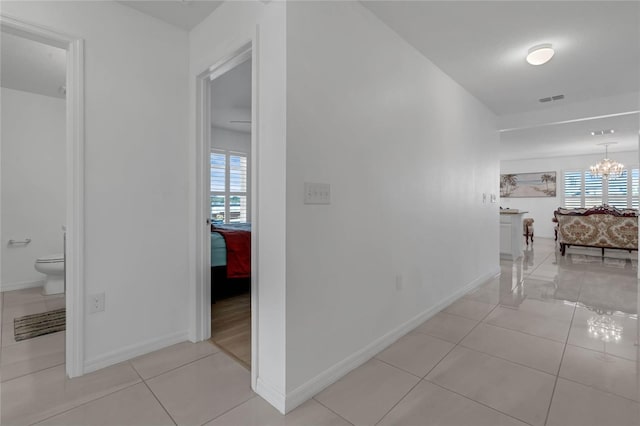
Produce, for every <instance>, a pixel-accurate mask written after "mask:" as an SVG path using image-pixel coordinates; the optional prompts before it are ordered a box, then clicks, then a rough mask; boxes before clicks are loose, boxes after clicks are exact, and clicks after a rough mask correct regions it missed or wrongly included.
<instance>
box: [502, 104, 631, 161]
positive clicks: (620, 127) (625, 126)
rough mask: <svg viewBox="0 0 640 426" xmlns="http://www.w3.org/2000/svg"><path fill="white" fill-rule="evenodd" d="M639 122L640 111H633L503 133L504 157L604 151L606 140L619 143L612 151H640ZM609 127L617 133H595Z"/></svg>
mask: <svg viewBox="0 0 640 426" xmlns="http://www.w3.org/2000/svg"><path fill="white" fill-rule="evenodd" d="M639 122H640V114H638V113H633V114H626V115H621V116H616V117H609V118H599V119H592V120H585V121H576V122H573V123H564V124H552V125H546V126H539V127H533V128H528V129H519V130H512V131H507V132H501V133H500V145H501V152H500V158H501V159H502V160H517V159H522V158H545V157H555V156H566V155H575V154H592V153H596V154H597V153H602V154H604V148H603V147H602V146H600V145H598V144H599V143H602V142H615V145H611V146H609V152H624V151H637V150H638V123H639ZM607 129H615V133H614V134H612V135H605V136H602V135H600V136H591V131H597V130H607ZM523 155H524V156H523Z"/></svg>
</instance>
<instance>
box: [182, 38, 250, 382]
mask: <svg viewBox="0 0 640 426" xmlns="http://www.w3.org/2000/svg"><path fill="white" fill-rule="evenodd" d="M256 58H257V55H256V49H255V45H254V43H253V41H249V42H247V43H245V44H243V45H242V46H241V47H239V48H238V49H236V50H234V51H233V52H231V53H230V54H229V55H227V56H225V57H224V58H222V59H220V60H219V61H217V62H216V63H214V64H213V65H211V66H210V67H209V68H207V69H206V70H205V71H203V72H202V73H200V74H199V75H198V77H197V78H196V206H195V208H196V215H195V233H196V238H195V243H196V251H195V260H196V263H195V264H196V271H195V279H196V282H195V289H196V291H195V294H196V303H195V308H196V309H195V316H196V318H195V333H194V334H195V336H196V340H197V341H200V340H205V339H209V338H210V337H211V303H210V301H211V268H210V267H209V266H210V265H211V240H210V237H209V234H210V231H211V229H210V222H209V220H210V217H211V205H210V201H209V197H210V191H211V186H210V180H211V170H210V169H211V159H210V153H211V82H212V81H213V80H214V79H216V78H217V77H219V76H221V75H222V74H224V73H226V72H227V71H229V70H231V69H233V68H235V67H237V66H238V65H240V64H241V63H243V62H245V61H247V60H251V61H252V62H251V161H250V174H251V199H250V205H251V228H252V232H251V387H252V388H253V389H254V390H255V388H256V383H257V377H258V361H257V360H258V332H259V329H258V291H257V285H258V269H257V268H258V262H257V259H258V251H257V247H258V245H257V231H258V228H257V227H258V202H257V200H258V182H257V181H258V179H257V176H258V170H257V167H258V166H257V165H258V158H257V156H258V150H257V149H256V148H257V141H258V134H257V129H258V126H257V117H258V102H257V93H258V90H257V89H258V85H257V81H258V78H257V76H258V66H257V60H256Z"/></svg>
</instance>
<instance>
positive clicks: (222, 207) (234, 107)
mask: <svg viewBox="0 0 640 426" xmlns="http://www.w3.org/2000/svg"><path fill="white" fill-rule="evenodd" d="M252 65H253V61H252V51H251V46H250V45H247V46H244V47H243V48H242V49H240V50H238V51H236V52H235V53H234V54H233V55H231V56H229V58H228V59H226V60H223V61H221V62H220V63H218V64H216V65H214V66H212V67H210V68H209V69H208V70H207V71H206V72H204V73H203V74H201V75H200V76H199V78H198V86H199V87H198V95H199V103H198V106H199V109H200V111H199V114H198V117H199V124H198V128H199V138H198V143H199V150H198V152H199V153H201V154H200V155H201V158H199V159H198V164H199V165H200V166H201V168H202V169H201V170H200V171H199V176H200V177H199V180H200V185H199V186H200V189H201V190H199V191H198V194H199V197H200V198H201V200H198V201H197V204H198V211H199V213H200V214H202V215H203V219H204V220H203V222H204V223H206V229H205V230H204V232H202V231H199V232H198V234H199V236H198V237H199V238H198V237H197V239H199V240H200V243H199V244H198V247H199V248H200V250H199V251H200V254H199V256H198V257H199V258H200V259H201V263H200V264H201V265H202V269H203V272H202V273H201V274H200V277H201V281H200V283H201V285H202V286H203V289H202V291H200V292H199V297H201V298H202V300H201V302H202V304H200V306H203V305H204V306H203V308H202V309H203V313H204V314H205V315H203V317H204V318H206V321H207V322H208V323H207V324H204V323H200V324H201V326H202V331H203V333H202V338H203V339H206V338H210V340H211V341H212V342H213V343H214V344H215V345H216V346H218V347H219V348H221V349H222V350H223V351H224V352H226V353H227V354H228V355H230V356H231V357H233V358H234V359H236V360H237V361H238V362H239V363H240V364H242V365H243V366H244V367H246V368H247V369H249V370H251V369H252V354H253V353H254V352H252V350H254V351H255V348H253V345H252V341H253V340H252V336H253V333H252V330H253V329H254V328H253V324H254V323H255V321H253V320H252V318H255V316H254V315H252V312H255V303H254V300H255V294H256V292H255V282H256V280H255V276H256V274H255V271H252V263H254V262H253V261H254V260H255V259H254V251H253V250H252V244H251V242H252V223H253V222H254V221H255V219H256V217H257V216H256V213H257V212H256V211H255V210H254V209H253V208H252V207H253V205H254V202H253V200H255V199H256V196H257V194H256V189H257V188H256V186H257V185H255V184H254V183H255V182H254V180H253V179H252V178H253V175H254V173H253V169H254V168H253V164H254V162H255V153H256V150H255V137H254V125H253V121H254V120H253V117H254V112H253V108H252V104H253V90H252V81H253V74H254V72H253V71H254V70H253V66H252ZM200 223H202V222H200ZM252 272H253V273H252ZM207 311H209V315H207ZM254 337H255V336H254Z"/></svg>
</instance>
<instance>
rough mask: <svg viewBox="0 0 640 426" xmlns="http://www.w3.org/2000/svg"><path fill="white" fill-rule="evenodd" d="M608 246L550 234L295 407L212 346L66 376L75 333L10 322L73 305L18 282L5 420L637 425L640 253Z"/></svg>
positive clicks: (6, 343) (8, 341)
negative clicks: (581, 244)
mask: <svg viewBox="0 0 640 426" xmlns="http://www.w3.org/2000/svg"><path fill="white" fill-rule="evenodd" d="M605 256H606V257H605V258H602V257H601V256H600V253H599V251H595V252H591V251H589V250H584V249H575V250H574V249H573V248H571V249H569V251H568V253H567V255H566V256H565V257H562V256H560V255H559V253H558V252H557V251H556V250H555V249H554V242H553V241H551V240H545V239H542V238H537V239H536V241H535V243H534V246H533V247H530V248H529V249H528V250H527V251H526V252H525V256H524V258H521V259H520V260H518V261H516V262H502V263H501V267H502V274H501V276H500V277H497V278H495V279H493V280H491V281H489V282H487V283H485V284H484V285H482V286H480V287H479V288H477V289H476V290H474V291H472V292H470V293H469V294H467V295H465V296H464V297H462V298H461V299H460V300H458V301H456V302H454V303H453V304H451V305H450V306H449V307H447V308H446V309H444V310H443V312H440V313H438V314H437V315H435V316H434V317H433V318H431V319H430V320H428V321H426V322H425V323H424V324H422V325H420V326H419V327H417V328H416V329H415V330H414V331H412V332H411V333H409V334H408V335H406V336H404V337H402V338H401V339H399V340H398V341H397V342H396V343H394V344H393V345H391V346H390V347H389V348H387V349H386V350H384V351H382V352H381V353H379V354H378V355H377V356H376V357H374V358H373V359H371V360H369V361H368V362H366V363H365V364H364V365H362V366H361V367H359V368H357V369H355V370H354V371H352V372H351V373H349V374H348V375H346V376H345V377H343V378H342V379H340V380H339V381H338V382H336V383H335V384H333V385H331V386H329V387H328V388H327V389H325V390H323V391H322V392H320V393H319V394H318V395H316V396H315V397H314V398H313V399H312V400H310V401H308V402H306V403H305V404H303V405H301V406H300V407H298V408H297V409H296V410H294V411H293V412H291V413H289V414H288V415H287V416H281V415H280V414H279V413H278V412H277V411H276V410H274V409H273V408H272V407H271V406H269V405H268V404H267V403H266V402H265V401H263V400H262V399H261V398H260V397H258V396H256V395H255V394H254V393H253V392H252V391H251V389H250V388H249V372H248V371H247V370H246V369H244V368H242V367H241V366H240V365H239V364H237V363H236V362H234V361H233V360H232V359H231V358H229V357H228V356H227V355H225V354H224V353H223V352H221V351H219V350H218V348H216V347H215V346H214V345H212V344H211V343H209V342H201V343H198V344H191V343H181V344H178V345H174V346H172V347H169V348H165V349H163V350H160V351H157V352H154V353H152V354H148V355H145V356H143V357H140V358H137V359H134V360H131V361H129V362H125V363H122V364H119V365H116V366H112V367H109V368H107V369H104V370H101V371H98V372H95V373H91V374H88V375H85V376H84V377H82V378H79V379H74V380H68V379H65V377H64V365H63V362H64V357H63V356H61V354H60V351H59V349H62V350H64V345H63V343H64V334H63V333H58V335H57V336H56V335H52V336H42V337H39V338H36V339H31V342H29V341H27V342H28V343H26V344H23V342H15V341H13V339H12V330H11V329H10V327H8V326H7V323H9V324H11V323H12V318H13V317H14V316H19V315H24V314H26V313H32V312H34V310H35V311H37V310H38V309H42V308H43V307H45V308H48V309H52V308H53V307H55V306H56V305H57V304H59V303H60V302H59V301H55V300H53V299H51V300H43V298H42V297H41V296H39V295H38V294H37V293H36V292H35V291H29V290H28V291H21V292H8V293H5V294H4V295H2V297H0V306H2V308H3V311H2V320H3V321H2V322H3V325H4V326H3V328H2V330H3V332H2V337H1V339H2V342H1V346H2V353H1V354H2V359H1V360H0V376H1V377H2V381H3V382H2V384H1V386H2V396H1V401H0V402H1V405H0V409H1V410H2V413H1V415H2V418H1V420H2V424H3V425H5V424H6V425H26V424H47V425H94V424H96V425H97V424H100V425H164V424H166V425H172V424H181V425H182V424H184V425H203V424H206V425H218V426H220V425H234V426H245V425H246V426H257V425H289V426H291V425H305V426H306V425H349V424H355V425H374V424H378V425H410V426H412V425H416V426H417V425H431V424H433V425H455V426H461V425H526V424H529V425H554V426H555V425H557V426H571V425H576V426H585V425H594V426H596V425H597V426H622V425H636V426H637V425H639V424H640V403H639V401H640V368H639V360H640V356H639V354H640V348H639V346H638V341H639V335H638V333H639V329H638V306H639V298H638V280H637V273H638V262H637V254H636V253H633V254H629V253H626V252H623V251H613V250H611V251H607V253H606V254H605ZM45 310H46V309H45ZM598 330H602V331H606V330H609V332H610V333H612V335H613V338H612V340H611V341H609V342H604V341H603V340H602V339H601V338H598V337H597V336H595V335H594V331H598ZM9 333H11V334H9ZM61 342H62V343H61ZM61 345H62V346H61Z"/></svg>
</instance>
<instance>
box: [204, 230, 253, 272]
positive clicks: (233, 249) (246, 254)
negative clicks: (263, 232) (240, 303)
mask: <svg viewBox="0 0 640 426" xmlns="http://www.w3.org/2000/svg"><path fill="white" fill-rule="evenodd" d="M212 231H214V232H217V233H219V234H220V235H222V237H223V238H224V242H225V244H226V246H227V278H249V277H251V232H249V231H242V230H235V229H234V230H231V229H221V228H215V229H212Z"/></svg>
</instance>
